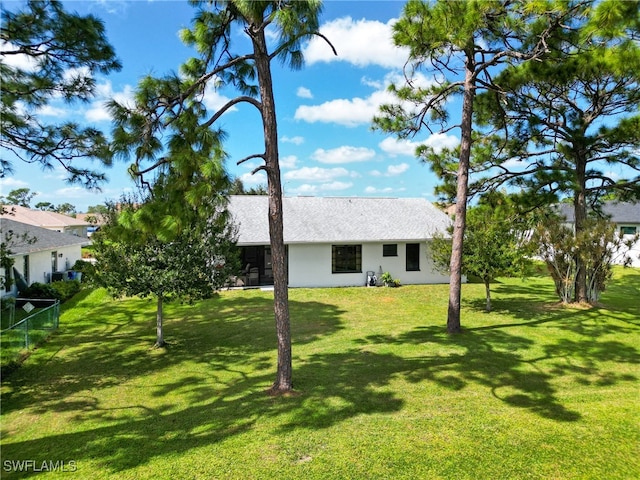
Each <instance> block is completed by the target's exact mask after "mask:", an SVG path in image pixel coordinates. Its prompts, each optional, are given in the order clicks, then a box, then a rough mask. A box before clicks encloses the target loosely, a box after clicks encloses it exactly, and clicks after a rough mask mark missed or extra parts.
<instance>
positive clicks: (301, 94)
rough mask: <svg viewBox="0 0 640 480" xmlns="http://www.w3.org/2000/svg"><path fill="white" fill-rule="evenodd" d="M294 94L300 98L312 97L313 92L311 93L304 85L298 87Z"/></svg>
mask: <svg viewBox="0 0 640 480" xmlns="http://www.w3.org/2000/svg"><path fill="white" fill-rule="evenodd" d="M296 95H297V96H298V97H300V98H313V94H312V93H311V90H309V89H308V88H305V87H298V90H297V91H296Z"/></svg>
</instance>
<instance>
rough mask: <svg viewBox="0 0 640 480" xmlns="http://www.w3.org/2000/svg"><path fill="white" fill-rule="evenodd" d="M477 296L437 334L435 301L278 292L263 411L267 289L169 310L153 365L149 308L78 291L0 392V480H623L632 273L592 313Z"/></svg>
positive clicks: (633, 430)
mask: <svg viewBox="0 0 640 480" xmlns="http://www.w3.org/2000/svg"><path fill="white" fill-rule="evenodd" d="M483 293H484V287H483V286H482V285H474V284H470V285H465V286H464V290H463V304H464V309H463V326H464V328H465V333H464V334H461V335H456V336H449V335H447V334H446V333H445V327H444V325H445V322H446V307H447V301H448V287H447V286H444V285H438V286H405V287H402V288H398V289H387V288H377V289H376V288H345V289H294V290H291V291H290V305H291V316H292V328H293V339H294V384H295V388H296V394H295V395H290V396H286V397H270V396H268V395H266V394H265V391H266V390H267V388H268V387H269V386H270V384H271V382H272V380H273V378H274V375H275V366H274V363H275V350H274V346H275V332H274V326H273V314H272V311H271V303H272V302H271V298H272V293H270V292H261V291H258V290H251V291H230V292H223V293H222V294H221V295H220V296H219V297H217V298H215V299H213V300H210V301H207V302H202V303H199V304H197V305H194V306H181V305H173V306H168V307H167V309H166V315H167V322H166V331H165V338H166V339H167V340H168V341H169V342H170V343H171V344H170V347H169V348H168V349H167V350H164V349H153V348H151V345H152V344H153V342H154V333H155V332H154V320H155V317H154V307H155V303H154V302H153V301H145V300H126V301H113V300H111V299H109V298H108V297H106V296H105V294H104V292H103V291H95V292H90V293H89V292H83V293H82V294H80V295H79V296H78V297H76V299H75V300H73V301H72V302H70V303H68V304H66V305H65V311H64V312H63V314H62V317H61V327H60V329H59V331H58V332H57V333H56V334H54V335H53V336H52V337H51V338H50V339H49V341H47V342H46V343H45V344H44V345H43V346H41V347H40V348H39V349H37V350H36V351H35V352H34V353H33V354H32V355H31V357H30V358H29V359H28V360H27V361H26V363H25V364H24V365H23V367H22V368H20V369H19V370H17V371H15V372H13V373H12V374H11V375H9V376H7V377H6V378H3V384H2V426H1V428H2V465H1V470H2V471H1V473H2V477H3V478H5V477H7V478H15V477H19V476H23V477H25V476H30V475H34V472H33V470H34V468H33V466H32V464H29V469H28V470H29V471H28V472H23V473H21V474H20V473H17V472H8V470H10V469H11V468H14V467H17V466H18V464H17V463H11V462H12V461H14V462H15V461H19V460H21V461H22V460H33V461H35V465H36V468H37V469H40V470H42V467H43V465H42V462H43V461H48V462H54V463H49V464H45V465H44V467H45V468H46V467H47V466H53V467H56V466H57V467H58V468H59V469H60V467H62V465H63V464H62V463H61V462H65V463H64V469H65V470H75V473H73V474H71V473H67V472H60V471H58V472H55V473H51V474H49V475H46V476H45V477H46V478H49V477H55V478H58V477H59V478H78V479H79V478H87V479H92V480H98V479H102V478H118V479H144V478H154V479H165V478H166V479H174V478H175V479H227V478H230V479H231V478H233V479H278V480H280V479H304V480H306V479H333V478H335V479H394V480H395V479H437V478H442V479H455V480H459V479H466V478H468V479H536V478H539V479H567V478H573V479H590V478H592V479H598V480H601V479H636V478H640V463H639V460H638V458H640V455H639V453H640V425H639V421H638V419H639V418H640V389H639V381H638V380H639V376H640V270H638V269H636V270H622V269H619V270H616V275H615V278H614V282H613V284H612V285H611V286H610V288H609V289H608V290H607V291H606V292H605V294H604V295H603V298H602V302H601V305H600V306H598V307H597V308H593V309H587V308H584V307H563V306H560V305H558V304H557V302H556V300H555V298H554V295H553V287H552V284H551V282H550V281H548V280H547V279H545V278H539V277H533V278H530V279H528V280H527V281H526V282H522V281H521V280H518V279H505V280H503V281H502V282H501V283H499V284H496V285H495V288H494V298H493V300H494V307H495V311H494V312H493V313H491V314H486V313H484V312H483V311H482V308H483V307H484V298H483ZM8 462H9V463H8ZM55 462H58V463H57V465H56V464H55ZM12 465H13V467H12ZM23 465H26V464H23Z"/></svg>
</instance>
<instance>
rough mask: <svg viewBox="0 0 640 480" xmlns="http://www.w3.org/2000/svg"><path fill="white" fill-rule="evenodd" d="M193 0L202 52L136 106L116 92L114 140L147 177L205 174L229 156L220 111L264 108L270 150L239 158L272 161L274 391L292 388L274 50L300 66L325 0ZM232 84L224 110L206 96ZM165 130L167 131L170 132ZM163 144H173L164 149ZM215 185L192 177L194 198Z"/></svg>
mask: <svg viewBox="0 0 640 480" xmlns="http://www.w3.org/2000/svg"><path fill="white" fill-rule="evenodd" d="M191 3H192V4H193V5H194V6H196V7H198V10H197V13H196V15H195V18H194V20H193V26H192V28H190V29H185V30H183V31H182V33H181V34H182V39H183V41H184V42H185V43H186V44H187V45H189V46H193V47H194V48H195V49H196V51H197V53H198V57H196V58H191V59H189V60H188V61H187V62H186V63H184V64H183V65H182V67H181V75H180V76H178V75H168V76H166V77H163V78H153V77H147V78H145V79H143V80H142V81H141V82H140V84H139V86H138V89H137V92H136V95H135V101H136V106H135V107H134V108H127V107H126V106H123V105H118V104H117V103H115V102H114V103H113V104H112V105H111V107H112V111H113V115H114V119H115V121H116V128H115V130H114V143H113V145H114V148H115V149H116V151H118V152H120V153H121V154H123V155H125V156H128V155H130V154H133V155H134V156H135V164H134V165H132V166H131V168H130V172H131V173H132V174H133V175H134V176H136V177H137V178H138V179H139V181H140V182H141V184H145V183H146V182H148V179H147V177H148V175H149V174H152V172H155V171H157V169H158V168H164V167H166V166H167V165H168V164H171V168H172V169H173V171H174V175H180V174H182V175H184V178H185V180H186V179H188V178H190V176H191V172H193V171H194V170H198V171H199V172H200V174H199V175H200V176H201V177H202V178H207V177H210V176H211V173H212V172H211V171H210V170H211V169H212V168H213V169H215V168H217V167H216V165H219V161H220V159H222V158H224V153H223V151H222V143H221V141H222V137H223V132H222V131H221V130H220V129H217V128H214V127H215V126H216V125H217V124H218V123H219V122H218V120H219V119H220V117H221V116H222V115H223V114H224V113H226V112H227V111H229V109H230V108H232V107H236V106H240V105H249V106H251V107H253V108H254V109H255V111H256V112H257V113H258V115H259V116H260V118H261V120H262V125H263V135H264V151H263V152H260V153H256V154H254V155H251V156H249V157H247V158H244V159H240V160H239V161H238V163H241V162H244V161H246V160H249V159H256V158H257V159H261V160H262V161H263V164H262V165H260V166H259V167H258V168H257V169H256V170H255V171H258V170H264V171H265V172H266V174H267V190H268V194H269V214H268V221H269V233H270V238H271V254H272V260H273V276H274V312H275V323H276V333H277V339H278V367H277V374H276V380H275V382H274V384H273V386H272V391H273V392H286V391H289V390H291V389H292V388H293V387H292V367H291V332H290V319H289V303H288V289H287V274H286V257H285V246H284V238H283V229H282V228H283V227H282V225H283V218H282V185H281V180H280V167H279V163H278V132H277V122H276V106H275V99H274V95H273V88H272V74H271V65H272V61H273V60H274V59H279V60H280V61H282V62H285V63H287V64H288V65H289V66H290V67H292V68H299V67H301V66H302V62H303V58H302V54H301V49H300V46H301V42H302V41H304V40H305V39H307V38H309V37H310V36H312V35H320V34H319V33H318V15H319V12H320V2H318V1H315V0H309V1H292V0H291V1H288V0H278V1H275V0H274V1H260V2H256V1H248V0H234V1H216V2H211V1H191ZM267 28H270V29H272V30H271V33H275V34H276V36H277V39H276V41H275V44H274V45H273V46H272V45H270V44H269V43H268V42H267V34H266V30H267ZM239 34H240V35H244V37H245V39H247V40H248V41H249V42H250V45H251V46H250V48H249V49H248V51H247V52H246V53H236V52H234V47H235V45H234V43H233V40H234V39H237V38H238V35H239ZM224 86H226V87H229V88H235V89H236V90H237V91H238V93H239V96H237V97H235V98H233V99H232V100H230V101H229V102H228V103H227V104H226V105H224V106H222V107H221V108H220V109H219V110H218V111H216V112H209V111H207V109H206V107H205V105H204V103H203V102H204V96H205V95H206V92H207V88H213V89H215V88H222V87H224ZM243 134H246V132H243ZM165 138H168V141H166V142H165V141H163V139H165ZM165 151H168V152H169V154H168V155H164V154H163V153H164V152H165ZM195 157H199V158H211V159H215V161H214V160H212V161H211V162H209V163H206V162H205V164H204V165H202V164H196V163H194V162H193V159H194V158H195ZM216 162H217V163H216ZM255 171H254V173H255ZM153 174H155V173H153ZM187 183H188V182H185V185H187ZM207 188H208V187H207V184H206V182H202V183H199V184H197V185H196V188H193V185H192V187H190V190H189V192H190V193H189V196H190V199H191V200H194V199H197V198H204V197H205V196H206V195H207V194H208V193H207ZM226 190H228V187H227V188H226V189H225V191H226ZM185 191H187V190H185ZM176 221H179V219H176Z"/></svg>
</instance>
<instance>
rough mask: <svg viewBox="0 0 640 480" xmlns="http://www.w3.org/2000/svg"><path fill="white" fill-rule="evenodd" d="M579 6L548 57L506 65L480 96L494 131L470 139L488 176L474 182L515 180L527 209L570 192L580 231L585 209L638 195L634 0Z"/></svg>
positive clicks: (478, 186) (638, 28) (583, 281)
mask: <svg viewBox="0 0 640 480" xmlns="http://www.w3.org/2000/svg"><path fill="white" fill-rule="evenodd" d="M586 5H587V6H590V7H592V8H590V9H585V10H584V12H583V14H582V15H579V16H575V17H574V18H573V21H572V22H571V23H567V28H566V29H564V30H563V35H562V37H559V38H558V39H557V42H556V43H555V45H554V48H553V51H552V52H551V54H550V55H549V56H548V57H547V58H546V59H544V60H543V61H539V62H531V63H527V64H522V65H510V66H508V67H507V68H505V69H504V70H503V71H502V72H501V73H500V75H499V76H498V77H497V78H496V82H497V83H499V84H500V86H501V90H500V91H499V92H491V93H485V94H483V95H482V96H481V97H480V98H479V99H478V100H479V102H478V104H479V108H478V112H479V115H478V119H479V122H480V123H483V124H486V125H491V126H493V127H494V128H496V134H495V135H486V136H485V137H484V138H483V139H482V140H480V141H479V142H478V144H477V146H478V148H477V149H476V151H475V152H474V159H475V160H476V165H474V166H473V169H474V170H475V171H485V172H487V171H488V173H487V174H486V175H485V176H483V177H481V178H479V179H478V180H477V181H476V182H474V184H473V185H472V186H471V189H472V190H474V191H486V190H489V189H495V188H497V187H498V186H500V185H505V184H507V185H510V186H514V187H516V188H518V189H522V190H524V191H525V192H528V200H529V203H531V204H534V205H541V204H542V205H544V204H549V203H553V202H556V201H557V200H558V198H562V197H564V196H568V198H569V199H570V200H571V201H572V203H573V208H574V214H575V230H576V235H577V236H580V235H582V234H583V233H586V232H587V231H588V229H589V222H588V209H589V206H590V205H598V204H599V203H601V202H602V201H603V199H604V198H609V197H611V196H612V194H613V196H615V197H617V198H622V199H625V198H640V155H639V154H638V152H640V148H639V147H640V111H639V110H638V105H639V104H640V82H639V80H640V17H639V16H638V15H639V14H638V12H640V2H638V1H628V2H619V1H617V0H613V1H612V0H603V1H601V2H587V4H586ZM569 27H570V28H569ZM614 172H615V173H614ZM620 173H622V174H623V175H624V174H626V175H628V176H627V177H626V178H619V175H620ZM576 260H577V263H576V264H575V268H576V269H577V273H576V285H575V300H577V301H587V300H588V296H589V295H588V291H587V290H588V280H587V270H588V268H587V266H586V265H583V264H582V263H581V261H580V257H579V256H578V257H577V259H576Z"/></svg>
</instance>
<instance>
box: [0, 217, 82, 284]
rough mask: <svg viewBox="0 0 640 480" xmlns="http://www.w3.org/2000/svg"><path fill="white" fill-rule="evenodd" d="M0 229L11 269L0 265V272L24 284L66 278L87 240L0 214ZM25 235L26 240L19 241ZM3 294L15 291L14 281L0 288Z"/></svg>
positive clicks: (80, 256) (80, 255) (79, 256)
mask: <svg viewBox="0 0 640 480" xmlns="http://www.w3.org/2000/svg"><path fill="white" fill-rule="evenodd" d="M0 232H1V233H0V235H1V236H2V239H1V241H2V242H3V243H6V244H7V248H8V249H9V251H10V252H11V254H10V255H9V257H10V258H13V260H14V265H13V268H12V271H11V272H5V271H4V269H2V268H0V275H2V276H3V277H4V276H6V275H11V276H12V278H13V279H14V280H18V279H19V280H20V281H21V282H22V281H23V282H24V283H26V285H31V284H32V283H34V282H40V283H49V282H51V281H53V280H63V279H66V278H67V277H68V275H69V274H70V272H69V269H70V268H71V267H73V265H74V264H75V263H76V261H77V260H80V259H81V258H82V247H83V246H84V245H88V244H89V243H90V241H89V240H88V239H87V238H86V237H84V238H82V237H78V236H75V235H69V234H67V233H60V232H55V231H53V230H48V229H46V228H42V227H37V226H34V225H28V224H26V223H22V222H18V221H16V220H14V219H13V218H9V217H8V216H2V217H0ZM25 234H26V235H27V238H28V239H31V240H30V241H23V236H24V235H25ZM8 235H12V241H9V242H7V236H8ZM16 277H18V278H16ZM7 293H9V294H15V293H16V284H15V282H14V284H13V286H12V288H11V289H10V290H9V291H8V292H7V291H5V290H4V289H2V290H0V296H4V295H6V294H7Z"/></svg>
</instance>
